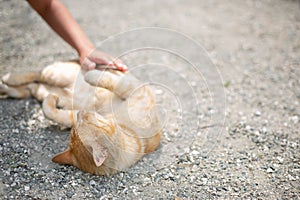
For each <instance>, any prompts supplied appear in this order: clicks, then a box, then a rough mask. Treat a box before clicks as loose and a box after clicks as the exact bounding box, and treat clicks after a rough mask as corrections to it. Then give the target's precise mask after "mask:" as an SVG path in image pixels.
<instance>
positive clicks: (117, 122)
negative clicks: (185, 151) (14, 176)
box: [0, 61, 161, 175]
mask: <svg viewBox="0 0 300 200" xmlns="http://www.w3.org/2000/svg"><path fill="white" fill-rule="evenodd" d="M0 93H1V94H2V95H7V96H8V97H13V98H25V97H30V96H32V97H34V98H36V99H38V100H40V101H42V102H43V111H44V114H45V116H46V117H48V118H49V119H51V120H53V121H56V122H58V123H59V124H61V125H63V126H67V127H70V128H72V129H71V135H70V144H69V147H68V149H67V150H66V151H64V152H62V153H60V154H58V155H56V156H55V157H54V158H53V159H52V160H53V161H54V162H56V163H60V164H69V165H74V166H76V167H78V168H79V169H81V170H83V171H85V172H89V173H92V174H97V175H109V174H113V173H116V172H118V171H120V170H121V171H123V170H126V169H127V168H129V167H130V166H131V165H133V164H134V163H135V162H136V161H138V160H139V159H140V158H142V157H143V156H144V155H145V154H147V153H150V152H152V151H154V150H155V149H156V148H157V146H158V145H159V142H160V138H161V124H160V119H159V116H158V112H157V111H156V103H155V98H154V95H153V93H152V91H151V89H150V88H149V87H148V86H146V85H143V84H142V83H141V82H140V81H139V80H137V79H136V78H135V77H134V76H132V75H130V73H123V72H119V71H114V70H92V71H89V72H84V71H82V70H81V68H80V65H79V63H78V62H77V61H70V62H57V63H54V64H52V65H50V66H47V67H46V68H44V69H43V70H42V71H40V72H25V73H22V74H20V73H9V74H6V75H5V76H3V77H2V83H1V84H0Z"/></svg>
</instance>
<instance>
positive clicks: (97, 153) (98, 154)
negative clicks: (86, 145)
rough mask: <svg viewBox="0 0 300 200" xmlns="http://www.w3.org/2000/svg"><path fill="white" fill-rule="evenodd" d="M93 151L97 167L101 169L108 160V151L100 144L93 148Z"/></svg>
mask: <svg viewBox="0 0 300 200" xmlns="http://www.w3.org/2000/svg"><path fill="white" fill-rule="evenodd" d="M92 149H93V153H92V154H93V159H94V162H95V165H96V166H97V167H99V166H101V165H102V164H103V162H104V161H105V159H106V158H107V149H106V148H105V147H103V146H102V145H100V144H97V145H95V146H93V147H92Z"/></svg>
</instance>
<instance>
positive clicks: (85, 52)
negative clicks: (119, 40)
mask: <svg viewBox="0 0 300 200" xmlns="http://www.w3.org/2000/svg"><path fill="white" fill-rule="evenodd" d="M94 49H95V47H94V45H85V46H83V47H81V48H79V49H78V50H77V53H78V56H79V59H80V63H81V64H82V63H83V61H84V59H85V58H86V57H87V56H89V55H90V54H91V53H92V51H93V50H94Z"/></svg>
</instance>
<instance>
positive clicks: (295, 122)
mask: <svg viewBox="0 0 300 200" xmlns="http://www.w3.org/2000/svg"><path fill="white" fill-rule="evenodd" d="M291 119H292V121H293V122H294V124H297V123H298V122H299V117H298V116H297V115H295V116H293V117H292V118H291Z"/></svg>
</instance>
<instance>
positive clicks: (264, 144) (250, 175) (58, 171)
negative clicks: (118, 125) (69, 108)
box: [0, 0, 300, 199]
mask: <svg viewBox="0 0 300 200" xmlns="http://www.w3.org/2000/svg"><path fill="white" fill-rule="evenodd" d="M63 2H65V3H66V5H67V6H68V7H69V8H70V11H71V12H72V14H73V15H74V16H75V18H76V19H77V20H78V22H79V23H80V25H81V26H82V27H83V29H84V30H85V31H86V32H87V34H88V35H89V37H90V38H91V39H92V40H93V41H94V42H95V43H96V44H97V45H98V46H101V44H102V43H101V41H103V40H104V39H106V38H107V37H108V36H111V35H115V34H117V33H120V32H124V31H128V30H132V29H135V28H139V27H165V28H169V29H172V30H175V31H177V32H179V33H182V34H185V35H187V36H189V37H191V38H193V40H194V41H196V42H197V43H198V44H201V45H202V46H203V48H204V49H205V50H206V51H207V54H208V56H209V59H210V60H211V61H212V63H213V64H214V66H215V67H217V69H218V72H219V74H220V80H222V81H223V84H222V89H223V91H225V94H226V97H224V98H225V100H226V106H224V107H223V110H224V111H225V116H224V119H225V123H223V124H220V123H215V122H214V119H218V118H214V116H221V117H223V115H222V110H220V109H219V108H216V105H217V103H218V102H220V101H221V100H222V99H218V98H215V99H214V98H213V97H212V95H211V93H210V92H213V91H214V88H213V87H214V86H212V85H208V86H207V85H205V83H206V82H207V81H208V83H209V80H211V79H209V78H207V77H205V76H204V78H203V77H202V78H199V75H195V73H194V71H193V70H191V69H192V68H191V66H190V65H189V64H188V63H187V62H183V61H182V59H179V58H178V57H176V56H175V57H174V55H172V54H171V53H166V52H160V51H158V50H153V49H152V50H151V49H148V50H145V51H137V52H132V53H130V54H128V55H126V56H124V58H123V59H124V61H125V62H126V63H127V64H128V65H129V66H130V67H131V66H136V65H139V64H145V63H148V64H147V66H148V67H149V63H160V64H161V66H164V67H161V68H157V66H156V67H155V64H152V65H153V66H152V67H153V69H154V70H151V69H152V68H151V67H150V68H149V69H150V70H149V69H148V70H149V71H146V72H149V73H145V71H143V70H135V74H136V75H137V76H138V77H139V78H140V79H143V80H152V79H153V77H155V80H169V81H171V82H172V81H173V82H172V84H171V85H168V84H170V83H169V82H168V81H166V82H162V83H164V84H161V86H165V85H166V86H170V88H169V87H168V88H167V87H165V88H163V87H156V89H155V92H156V95H157V96H158V102H159V103H160V104H161V106H162V107H163V108H164V109H162V110H163V111H165V115H164V116H166V118H164V119H166V120H165V121H166V126H165V127H164V139H163V141H162V145H161V148H160V151H157V152H156V153H154V154H153V155H150V156H147V157H146V158H145V159H143V160H142V161H141V162H139V163H138V164H137V165H136V166H134V167H132V168H131V169H129V170H128V171H126V172H120V173H119V174H116V175H114V176H110V177H103V176H94V175H90V174H87V173H83V172H81V171H79V170H78V169H76V168H74V167H71V166H62V165H57V164H54V163H52V162H51V158H52V157H53V155H55V154H56V153H58V152H60V151H62V150H64V149H65V148H66V146H67V144H68V137H69V131H68V130H60V128H59V126H58V125H57V124H55V123H53V122H50V121H48V120H47V119H45V118H44V116H43V114H42V111H41V108H40V104H39V102H37V101H36V100H33V99H23V100H14V99H1V101H0V104H1V108H0V120H1V124H0V138H1V140H0V144H1V145H0V151H1V155H2V156H1V158H0V163H1V173H0V175H1V182H0V197H1V199H114V198H118V199H124V198H125V199H137V198H141V199H149V198H153V199H159V198H162V199H174V198H179V199H300V180H299V179H300V148H299V145H300V137H299V130H300V119H299V118H300V106H299V99H300V79H299V77H300V12H299V11H300V3H299V1H291V0H273V1H267V0H263V1H258V0H257V1H254V0H247V1H237V0H230V1H226V2H220V1H216V0H212V1H202V0H201V1H198V0H187V1H179V0H178V1H177V0H176V1H172V2H171V1H160V2H159V3H158V1H152V0H149V1H137V0H136V1H130V2H127V3H126V2H125V1H117V0H113V1H109V2H108V1H107V2H105V1H88V2H86V5H83V4H82V3H81V2H74V1H67V0H64V1H63ZM0 5H1V6H0V17H1V21H0V27H1V28H0V40H1V46H0V60H1V62H0V75H4V74H5V73H7V72H9V71H23V70H31V69H41V68H42V67H44V66H45V65H47V64H50V63H51V62H53V61H57V60H67V59H71V58H76V54H75V53H74V51H73V50H72V49H71V48H70V47H69V46H68V45H67V44H65V43H64V42H63V41H62V40H61V39H60V38H58V37H57V36H56V35H55V34H54V33H53V32H52V31H51V30H50V29H49V28H48V27H47V25H46V24H45V23H44V22H43V21H42V20H41V19H40V18H39V17H38V16H37V15H36V13H34V12H33V11H32V10H31V9H30V8H29V6H28V5H27V3H26V2H25V1H5V0H0ZM125 35H126V34H125ZM154 37H156V38H157V40H158V41H162V37H161V35H156V36H154ZM124 38H127V39H128V40H122V41H121V42H120V43H113V45H111V46H109V48H108V49H110V51H109V52H111V53H115V55H119V53H120V51H121V50H120V49H122V48H124V47H125V48H126V46H130V45H131V44H133V43H134V41H135V39H137V38H131V39H130V37H129V36H128V35H126V37H124ZM146 42H147V41H146ZM163 42H164V43H166V44H167V45H170V48H171V46H172V45H173V44H174V43H178V44H180V41H179V40H178V41H172V40H170V41H168V40H167V39H166V40H164V41H163ZM104 46H105V45H104ZM178 46H180V47H184V45H182V46H181V45H178ZM183 50H184V52H185V53H186V55H187V56H189V55H191V56H192V54H193V52H192V48H188V47H184V48H183ZM121 52H122V51H121ZM206 64H208V63H206ZM208 65H209V64H208ZM209 66H210V65H209ZM212 66H213V65H212ZM168 67H171V69H172V70H166V68H168ZM141 69H145V68H141ZM156 70H157V72H156ZM173 72H176V73H173ZM178 74H180V76H179V75H178ZM204 75H205V74H204ZM182 80H184V81H187V82H189V86H190V87H188V88H187V87H186V85H184V84H181V83H184V81H183V82H182ZM212 80H214V79H212ZM205 81H206V82H205ZM215 82H217V80H215ZM172 87H173V88H172ZM166 88H167V89H170V91H171V92H170V91H169V92H168V91H167V90H166ZM191 88H192V89H193V92H194V93H193V94H195V96H196V99H198V100H199V101H197V102H196V104H195V102H193V100H194V99H193V97H192V96H189V95H191V93H190V92H189V89H191ZM172 92H173V93H172ZM174 95H175V97H179V100H176V98H174ZM211 99H213V100H214V102H213V103H212V101H211ZM180 105H181V106H182V107H181V108H182V109H181V110H178V106H180ZM195 105H198V106H195ZM195 108H198V110H197V109H196V110H197V112H196V111H195ZM185 112H186V113H188V115H184V114H185ZM180 116H187V117H186V118H184V119H183V120H182V119H181V118H180ZM199 121H200V122H199ZM195 122H196V123H195ZM195 124H196V128H197V129H196V131H195V129H194V126H195ZM214 128H222V132H221V133H220V134H217V135H212V136H211V137H210V138H212V140H211V141H208V139H207V138H208V137H209V133H210V132H209V130H212V129H214ZM187 132H190V134H187ZM185 135H187V136H185ZM183 136H184V137H183ZM184 141H188V142H186V143H185V142H184ZM179 143H180V144H181V145H180V144H179ZM167 144H171V146H170V147H171V148H170V149H167V150H169V151H163V150H164V149H163V147H167ZM208 144H209V145H208ZM182 145H184V149H179V148H181V147H182ZM207 146H210V147H211V148H210V149H209V151H206V148H207ZM178 149H179V150H178ZM149 160H150V161H151V162H153V163H154V164H153V166H151V165H150V163H151V162H150V161H149ZM161 164H163V165H161ZM158 165H160V167H157V166H158Z"/></svg>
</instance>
